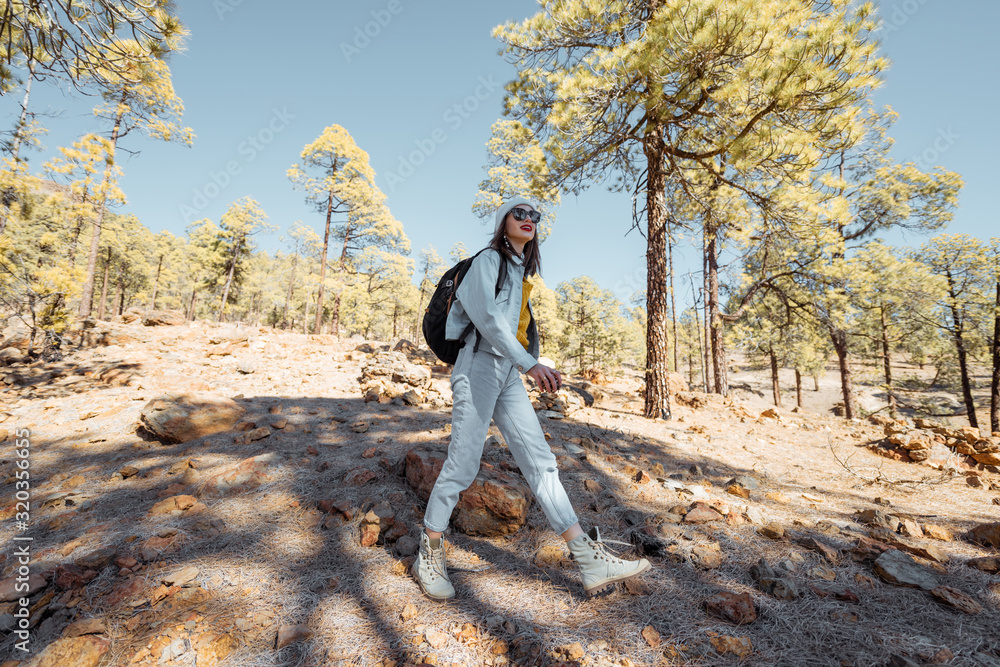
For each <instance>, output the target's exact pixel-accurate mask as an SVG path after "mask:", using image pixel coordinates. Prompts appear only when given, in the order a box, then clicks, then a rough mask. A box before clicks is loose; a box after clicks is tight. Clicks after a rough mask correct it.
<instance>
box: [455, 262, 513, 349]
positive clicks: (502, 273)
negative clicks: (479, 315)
mask: <svg viewBox="0 0 1000 667" xmlns="http://www.w3.org/2000/svg"><path fill="white" fill-rule="evenodd" d="M483 250H486V248H483ZM479 252H482V250H480V251H479ZM476 254H477V255H478V254H479V253H478V252H477V253H476ZM497 254H499V255H500V270H499V271H498V272H497V284H496V287H495V288H494V290H493V299H494V300H495V299H496V298H497V297H498V296H500V290H501V288H502V287H503V283H504V281H505V280H506V279H507V258H506V257H504V255H503V253H502V252H499V251H497ZM469 263H470V264H471V263H472V262H469ZM469 326H472V323H471V322H470V323H469ZM466 329H468V327H466ZM462 336H463V337H464V336H465V332H463V333H462ZM482 339H483V335H482V334H481V333H479V329H476V345H475V347H473V348H472V351H473V352H478V351H479V343H480V341H482Z"/></svg>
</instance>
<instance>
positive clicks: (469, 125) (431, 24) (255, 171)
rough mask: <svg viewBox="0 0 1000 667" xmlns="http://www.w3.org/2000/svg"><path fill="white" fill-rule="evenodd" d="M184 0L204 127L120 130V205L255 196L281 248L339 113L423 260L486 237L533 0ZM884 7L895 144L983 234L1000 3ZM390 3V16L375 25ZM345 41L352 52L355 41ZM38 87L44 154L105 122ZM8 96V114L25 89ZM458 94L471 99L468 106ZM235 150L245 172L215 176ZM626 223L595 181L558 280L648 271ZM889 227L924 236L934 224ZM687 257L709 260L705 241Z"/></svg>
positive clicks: (191, 112) (962, 226)
mask: <svg viewBox="0 0 1000 667" xmlns="http://www.w3.org/2000/svg"><path fill="white" fill-rule="evenodd" d="M177 5H178V9H179V13H180V16H181V20H182V21H183V22H184V24H185V25H186V26H187V27H188V28H189V30H190V32H191V35H190V38H189V40H188V42H187V49H186V51H185V52H183V53H178V54H176V55H175V56H173V59H172V61H171V69H172V73H173V80H174V85H175V88H176V90H177V92H178V94H179V95H180V96H181V98H182V99H183V100H184V104H185V109H186V110H185V115H184V122H185V124H186V125H188V126H190V127H191V128H193V130H194V132H195V134H196V135H197V136H196V139H195V142H194V146H193V147H191V148H187V147H184V146H181V145H176V144H163V143H160V142H155V141H150V140H147V139H145V138H142V137H132V136H130V137H128V138H127V139H126V140H125V141H124V142H123V144H122V145H123V146H124V147H125V148H128V149H130V150H133V151H138V152H139V153H138V154H137V155H135V156H133V157H128V158H126V159H124V160H123V162H122V166H123V168H124V172H125V173H124V177H123V179H122V187H123V189H124V191H125V193H126V195H127V196H128V199H129V202H128V205H127V206H126V207H125V208H124V209H123V211H124V212H132V213H135V214H136V215H137V216H138V217H139V219H140V220H141V221H142V222H143V223H144V224H145V225H146V226H147V227H149V228H151V229H152V230H153V231H154V232H156V231H160V230H163V229H166V230H169V231H171V232H173V233H174V234H178V235H183V234H184V230H185V227H186V225H187V223H189V222H191V221H192V220H194V219H200V218H204V217H209V218H212V219H214V220H218V219H219V218H220V216H221V215H222V213H223V212H224V211H225V209H226V208H227V207H228V205H229V203H230V202H232V201H234V200H236V199H238V198H240V197H243V196H246V195H250V196H252V197H253V198H255V199H256V200H257V201H258V202H260V204H261V206H262V208H263V209H264V211H265V212H266V213H267V214H268V215H269V216H270V220H271V222H272V223H274V224H276V225H278V226H279V227H280V228H281V230H282V231H281V232H278V233H275V234H273V235H271V236H269V237H262V238H261V239H260V246H261V248H263V249H265V250H269V251H274V250H276V249H278V248H280V247H282V244H281V242H280V240H279V236H280V235H281V234H283V233H284V231H285V230H287V229H288V227H289V226H290V225H291V223H292V222H294V221H295V220H302V221H304V222H306V223H307V224H310V225H312V226H313V228H314V229H316V230H317V231H319V232H321V231H322V226H321V225H322V219H321V217H320V216H319V215H318V214H317V213H315V212H314V211H313V210H312V209H311V208H309V207H308V206H307V205H306V204H305V202H304V201H303V197H302V195H301V194H300V193H299V192H296V191H294V190H292V188H291V185H290V183H289V181H288V179H287V178H286V175H285V172H286V170H287V169H288V167H289V166H290V165H292V164H293V163H294V162H296V161H297V160H298V157H299V153H300V152H301V150H302V148H303V146H305V145H306V144H307V143H309V142H311V141H312V140H313V139H315V138H316V137H317V136H318V135H319V134H320V133H321V132H322V130H323V128H325V127H326V126H328V125H332V124H339V125H342V126H343V127H345V128H346V129H347V130H348V131H349V132H350V133H351V134H352V136H353V137H354V139H355V141H356V142H357V143H358V145H359V146H360V147H361V148H362V149H364V150H365V151H367V152H368V154H369V156H370V158H371V163H372V166H373V167H374V169H375V170H376V172H377V174H378V177H377V180H378V183H379V185H380V186H381V187H382V189H383V190H384V191H385V192H386V194H387V195H388V203H389V206H390V209H391V211H392V213H393V215H395V217H396V218H397V219H399V220H400V221H402V223H403V225H404V228H405V231H406V234H407V236H408V237H409V239H410V241H411V244H412V253H411V256H412V257H413V258H414V259H417V256H418V252H419V251H420V250H421V249H422V248H426V247H427V246H428V245H429V244H433V245H434V246H435V247H436V248H437V250H438V252H439V253H440V254H441V255H442V256H443V257H445V258H446V259H447V251H448V249H449V248H450V247H451V246H452V244H453V243H455V242H456V241H463V242H464V243H465V244H466V246H467V247H468V248H470V249H476V248H479V247H482V246H483V245H484V244H485V242H486V240H487V234H488V232H489V231H490V229H491V228H490V227H487V226H486V225H484V224H482V223H480V221H479V220H478V219H477V218H476V217H475V216H474V215H473V214H472V212H471V206H472V203H473V201H474V198H475V194H476V191H477V186H478V183H479V181H480V180H481V179H482V178H483V175H484V172H483V164H484V161H485V156H486V149H485V143H486V141H487V139H488V138H489V136H490V126H491V125H492V123H493V122H495V121H496V120H497V119H498V118H500V117H501V109H502V100H503V88H502V85H503V84H504V83H505V82H506V81H508V80H509V79H510V78H512V77H513V68H512V67H510V66H509V65H508V64H507V63H506V62H504V61H503V60H502V59H501V58H500V56H499V55H498V49H499V46H500V45H499V43H498V42H496V41H495V40H493V38H492V37H491V36H490V32H491V29H492V28H493V27H494V26H496V25H498V24H500V23H503V22H505V21H507V20H522V19H524V18H525V17H527V16H530V15H532V14H534V13H535V12H537V11H538V5H537V3H536V2H529V1H528V0H510V1H508V2H503V3H470V2H459V1H458V0H445V1H442V2H435V3H418V2H415V1H414V0H393V1H392V2H390V1H389V0H376V1H373V2H357V3H347V2H320V1H318V0H309V1H304V2H297V3H286V4H282V5H276V4H272V3H267V4H265V3H264V2H262V1H261V0H212V1H209V0H197V1H195V0H179V2H178V3H177ZM279 7H280V9H279ZM393 9H395V10H396V13H393V12H392V11H391V10H393ZM373 12H374V13H375V14H374V15H373ZM881 15H882V16H883V17H884V18H885V20H886V24H885V29H884V30H883V31H882V34H881V39H882V43H883V53H884V54H885V55H887V56H888V57H889V58H891V60H892V61H893V66H892V68H891V69H890V70H889V72H888V73H887V74H886V77H885V79H886V82H885V85H884V87H883V88H882V89H881V90H880V91H879V92H878V93H877V96H876V102H877V103H878V104H879V105H885V104H888V105H891V106H892V107H893V108H894V109H895V110H896V111H897V112H899V114H900V118H899V121H898V122H897V123H896V125H895V129H894V132H893V134H894V136H895V138H896V145H895V148H894V154H895V156H896V157H897V158H898V159H900V160H908V159H911V158H915V159H918V160H925V159H929V160H930V162H929V164H928V165H925V166H935V165H942V166H944V167H946V168H948V169H951V170H954V171H957V172H959V173H960V174H961V175H962V176H963V177H964V179H965V182H966V186H965V189H964V190H963V192H962V195H961V206H960V209H959V210H958V212H957V213H956V215H955V220H954V222H953V224H952V226H951V228H950V231H952V232H962V233H968V234H973V235H976V236H979V237H981V238H986V237H989V236H996V235H998V234H1000V228H998V225H997V215H996V212H995V210H996V202H995V201H992V197H991V195H990V194H989V193H990V192H991V191H993V187H991V186H990V185H989V183H991V182H996V181H997V180H998V176H1000V168H998V166H997V164H998V163H997V160H998V152H1000V150H998V149H1000V139H998V137H997V132H995V131H994V127H993V126H994V123H995V117H996V114H997V109H998V107H1000V93H998V83H1000V82H998V80H997V79H998V77H997V71H998V70H997V62H996V53H995V50H994V46H993V45H994V44H995V39H996V37H995V30H996V26H997V25H1000V4H998V3H986V2H972V1H970V0H958V1H956V2H948V3H946V2H944V1H943V0H883V2H882V3H881ZM379 17H381V19H382V22H383V23H384V24H385V25H380V24H377V23H373V22H374V21H375V20H376V18H379ZM386 19H388V20H386ZM366 24H368V25H367V27H368V30H369V32H370V33H372V34H374V36H373V37H370V38H369V41H368V43H367V44H365V42H364V41H361V40H358V41H356V39H357V38H358V31H359V30H361V31H363V30H364V29H365V27H366ZM376 27H377V29H376ZM344 45H350V47H351V48H352V49H356V50H350V52H349V53H345V50H344ZM359 45H360V46H362V47H363V48H360V49H357V46H359ZM36 91H37V93H35V95H34V102H35V105H33V106H34V108H35V110H36V111H41V110H46V109H47V110H50V111H53V112H60V111H61V115H60V116H59V117H57V118H50V119H42V122H43V124H44V125H45V126H47V127H49V128H50V132H49V134H48V135H46V136H45V137H43V142H44V143H45V145H46V147H47V150H46V151H45V152H43V154H42V155H41V156H39V155H34V156H33V157H32V160H33V161H34V164H35V165H41V163H42V162H43V161H44V159H47V158H48V156H49V155H51V154H52V153H53V152H54V151H55V149H56V147H57V146H60V145H69V144H70V143H71V142H72V141H73V140H74V139H76V138H77V137H78V136H79V135H81V134H83V133H85V132H88V131H95V130H99V129H104V128H101V127H99V126H98V125H97V124H96V121H95V120H94V119H93V117H92V116H91V115H90V109H91V108H92V106H93V104H94V100H93V99H92V98H91V99H88V98H85V97H82V96H80V95H79V94H73V95H69V94H66V93H64V92H61V91H59V90H57V89H55V88H54V87H53V86H52V85H36ZM477 95H478V98H477ZM2 104H3V106H2V107H0V110H2V112H3V113H4V116H5V119H6V120H5V121H4V122H5V124H6V125H7V126H10V125H11V124H12V122H13V118H14V113H15V112H14V110H15V100H14V99H13V96H10V97H8V98H7V99H6V100H4V101H3V102H2ZM456 104H458V105H464V106H465V109H463V111H462V112H461V113H459V112H457V111H455V110H454V108H453V107H454V105H456ZM435 130H440V132H439V133H438V134H437V137H438V138H439V139H440V138H441V137H442V136H444V140H443V141H441V142H440V143H437V144H435V146H434V150H433V152H432V153H430V154H429V155H427V156H426V159H425V160H424V161H423V164H421V165H420V166H418V167H416V168H415V169H414V172H413V174H412V175H410V176H408V177H407V178H405V179H404V180H403V181H402V182H401V183H398V184H395V187H390V183H389V180H388V175H389V173H390V172H398V170H399V167H400V161H401V159H403V157H404V156H407V155H409V154H410V153H411V152H412V151H414V150H417V148H418V144H417V143H416V142H421V141H423V142H424V146H425V147H427V146H428V143H427V141H428V140H431V137H432V133H434V131H435ZM253 137H256V141H257V144H256V146H254V144H253V143H252V141H251V138H253ZM431 141H432V140H431ZM935 142H937V146H935ZM425 152H428V151H426V150H425ZM231 163H232V164H235V165H236V167H237V168H238V170H239V173H238V174H236V175H233V176H220V175H221V174H225V172H226V169H227V165H229V166H231ZM213 174H214V175H215V178H214V179H213ZM227 178H228V183H227ZM219 183H221V184H223V186H224V187H217V184H219ZM196 193H200V194H201V197H200V198H199V197H198V196H197V195H196ZM185 206H186V207H189V208H188V209H185V208H183V207H185ZM185 213H186V214H187V215H185ZM630 221H631V205H630V201H629V199H628V197H627V196H626V195H617V194H612V193H609V192H607V191H606V190H605V189H604V188H603V187H600V186H595V187H594V188H592V189H591V190H590V191H588V192H587V193H585V194H584V195H581V196H580V197H578V198H577V197H572V196H570V197H566V198H564V203H563V205H562V206H561V207H560V209H559V211H558V217H557V220H556V223H555V226H554V228H553V231H552V234H551V236H550V237H549V239H548V240H547V241H546V242H545V244H544V245H543V246H542V253H543V254H542V258H543V277H544V278H545V280H546V283H547V284H548V285H549V286H550V287H555V285H556V284H557V283H558V282H560V281H562V280H567V279H569V278H572V277H574V276H578V275H582V274H587V275H590V276H591V277H593V278H594V279H595V280H596V281H597V282H598V283H599V284H600V285H601V286H603V287H605V288H607V289H611V290H613V291H614V292H615V294H616V296H618V297H619V298H621V299H622V300H627V299H628V298H629V297H630V296H631V294H632V292H633V291H634V290H635V289H641V288H643V287H644V286H645V282H644V281H645V278H644V273H643V269H642V266H643V264H644V261H645V243H644V239H643V238H642V237H641V236H640V235H639V234H638V233H637V232H635V231H632V232H631V233H630V234H628V236H625V232H626V231H627V230H628V228H629V226H630ZM890 240H891V241H892V242H895V243H914V244H919V243H921V242H922V241H923V238H921V237H915V236H910V237H906V238H904V237H902V236H899V237H896V238H891V239H890ZM685 255H686V257H687V258H689V259H690V260H691V263H692V264H695V263H698V262H695V261H694V260H695V258H696V257H697V254H696V253H695V252H694V251H693V250H686V251H685Z"/></svg>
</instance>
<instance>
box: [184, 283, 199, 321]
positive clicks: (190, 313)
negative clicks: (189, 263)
mask: <svg viewBox="0 0 1000 667" xmlns="http://www.w3.org/2000/svg"><path fill="white" fill-rule="evenodd" d="M197 295H198V290H197V289H195V288H193V287H192V288H191V303H190V304H189V305H188V312H187V316H186V317H185V318H184V319H186V320H187V321H188V322H193V321H194V299H195V297H196V296H197Z"/></svg>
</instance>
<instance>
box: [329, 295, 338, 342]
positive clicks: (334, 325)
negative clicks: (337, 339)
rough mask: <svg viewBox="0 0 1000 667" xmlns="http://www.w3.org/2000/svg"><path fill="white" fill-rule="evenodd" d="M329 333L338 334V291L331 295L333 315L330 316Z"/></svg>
mask: <svg viewBox="0 0 1000 667" xmlns="http://www.w3.org/2000/svg"><path fill="white" fill-rule="evenodd" d="M330 333H332V334H333V335H334V336H340V292H337V296H335V297H333V316H332V317H331V318H330Z"/></svg>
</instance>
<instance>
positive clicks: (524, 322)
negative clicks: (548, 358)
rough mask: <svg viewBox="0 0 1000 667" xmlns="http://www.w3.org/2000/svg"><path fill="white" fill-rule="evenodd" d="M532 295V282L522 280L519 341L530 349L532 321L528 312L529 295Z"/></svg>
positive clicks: (518, 327)
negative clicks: (529, 331)
mask: <svg viewBox="0 0 1000 667" xmlns="http://www.w3.org/2000/svg"><path fill="white" fill-rule="evenodd" d="M530 295H531V283H529V282H528V281H527V280H523V281H522V282H521V317H520V319H518V321H517V342H518V343H520V344H521V345H523V346H524V349H525V350H527V349H528V323H529V322H530V321H531V313H530V312H528V296H530Z"/></svg>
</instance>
